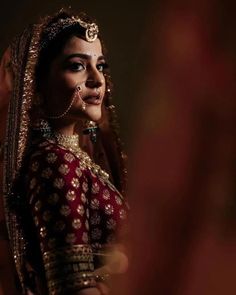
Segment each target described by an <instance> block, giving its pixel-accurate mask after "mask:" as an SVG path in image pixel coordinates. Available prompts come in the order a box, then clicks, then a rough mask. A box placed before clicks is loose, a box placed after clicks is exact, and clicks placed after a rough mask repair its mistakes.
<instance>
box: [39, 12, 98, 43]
mask: <svg viewBox="0 0 236 295" xmlns="http://www.w3.org/2000/svg"><path fill="white" fill-rule="evenodd" d="M78 24H79V25H80V26H81V27H82V28H84V29H85V38H86V40H87V41H88V42H93V41H95V40H96V39H97V37H98V32H99V31H98V26H97V25H96V24H95V23H87V22H85V21H83V20H82V19H81V18H79V17H75V16H72V17H71V18H66V19H59V20H58V22H56V23H54V24H52V25H51V26H49V27H48V28H46V29H45V31H44V33H45V35H46V36H47V37H46V38H45V39H44V40H43V42H42V43H41V47H42V48H43V47H45V45H46V44H47V42H49V41H51V40H53V39H54V38H55V37H56V36H57V35H58V33H59V32H61V31H62V30H64V29H65V28H68V27H72V26H76V25H78Z"/></svg>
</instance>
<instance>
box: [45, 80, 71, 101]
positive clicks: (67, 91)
mask: <svg viewBox="0 0 236 295" xmlns="http://www.w3.org/2000/svg"><path fill="white" fill-rule="evenodd" d="M76 85H77V79H76V77H75V75H71V74H57V75H53V76H51V77H50V79H49V83H48V89H49V96H50V97H51V99H52V100H54V101H55V99H56V100H58V99H60V100H67V99H70V98H71V95H72V94H73V92H74V89H75V87H76Z"/></svg>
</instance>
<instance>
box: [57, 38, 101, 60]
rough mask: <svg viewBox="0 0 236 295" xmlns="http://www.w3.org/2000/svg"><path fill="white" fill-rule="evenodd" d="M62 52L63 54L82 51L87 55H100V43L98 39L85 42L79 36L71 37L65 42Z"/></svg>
mask: <svg viewBox="0 0 236 295" xmlns="http://www.w3.org/2000/svg"><path fill="white" fill-rule="evenodd" d="M62 53H63V54H65V55H70V54H73V53H84V54H87V55H91V56H93V55H96V56H100V55H102V45H101V41H100V40H99V39H96V40H95V41H93V42H87V41H85V40H83V39H81V38H79V37H76V36H73V37H71V38H70V39H69V40H68V41H67V42H66V44H65V46H64V49H63V50H62Z"/></svg>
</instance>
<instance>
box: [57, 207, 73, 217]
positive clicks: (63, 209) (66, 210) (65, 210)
mask: <svg viewBox="0 0 236 295" xmlns="http://www.w3.org/2000/svg"><path fill="white" fill-rule="evenodd" d="M60 213H61V215H63V216H68V215H70V213H71V209H70V207H69V206H67V205H62V206H61V209H60Z"/></svg>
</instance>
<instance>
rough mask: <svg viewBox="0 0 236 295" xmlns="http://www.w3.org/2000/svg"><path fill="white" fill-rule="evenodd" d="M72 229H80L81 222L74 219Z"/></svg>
mask: <svg viewBox="0 0 236 295" xmlns="http://www.w3.org/2000/svg"><path fill="white" fill-rule="evenodd" d="M72 227H73V228H75V229H79V228H81V221H80V219H79V218H76V219H74V220H73V221H72Z"/></svg>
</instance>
